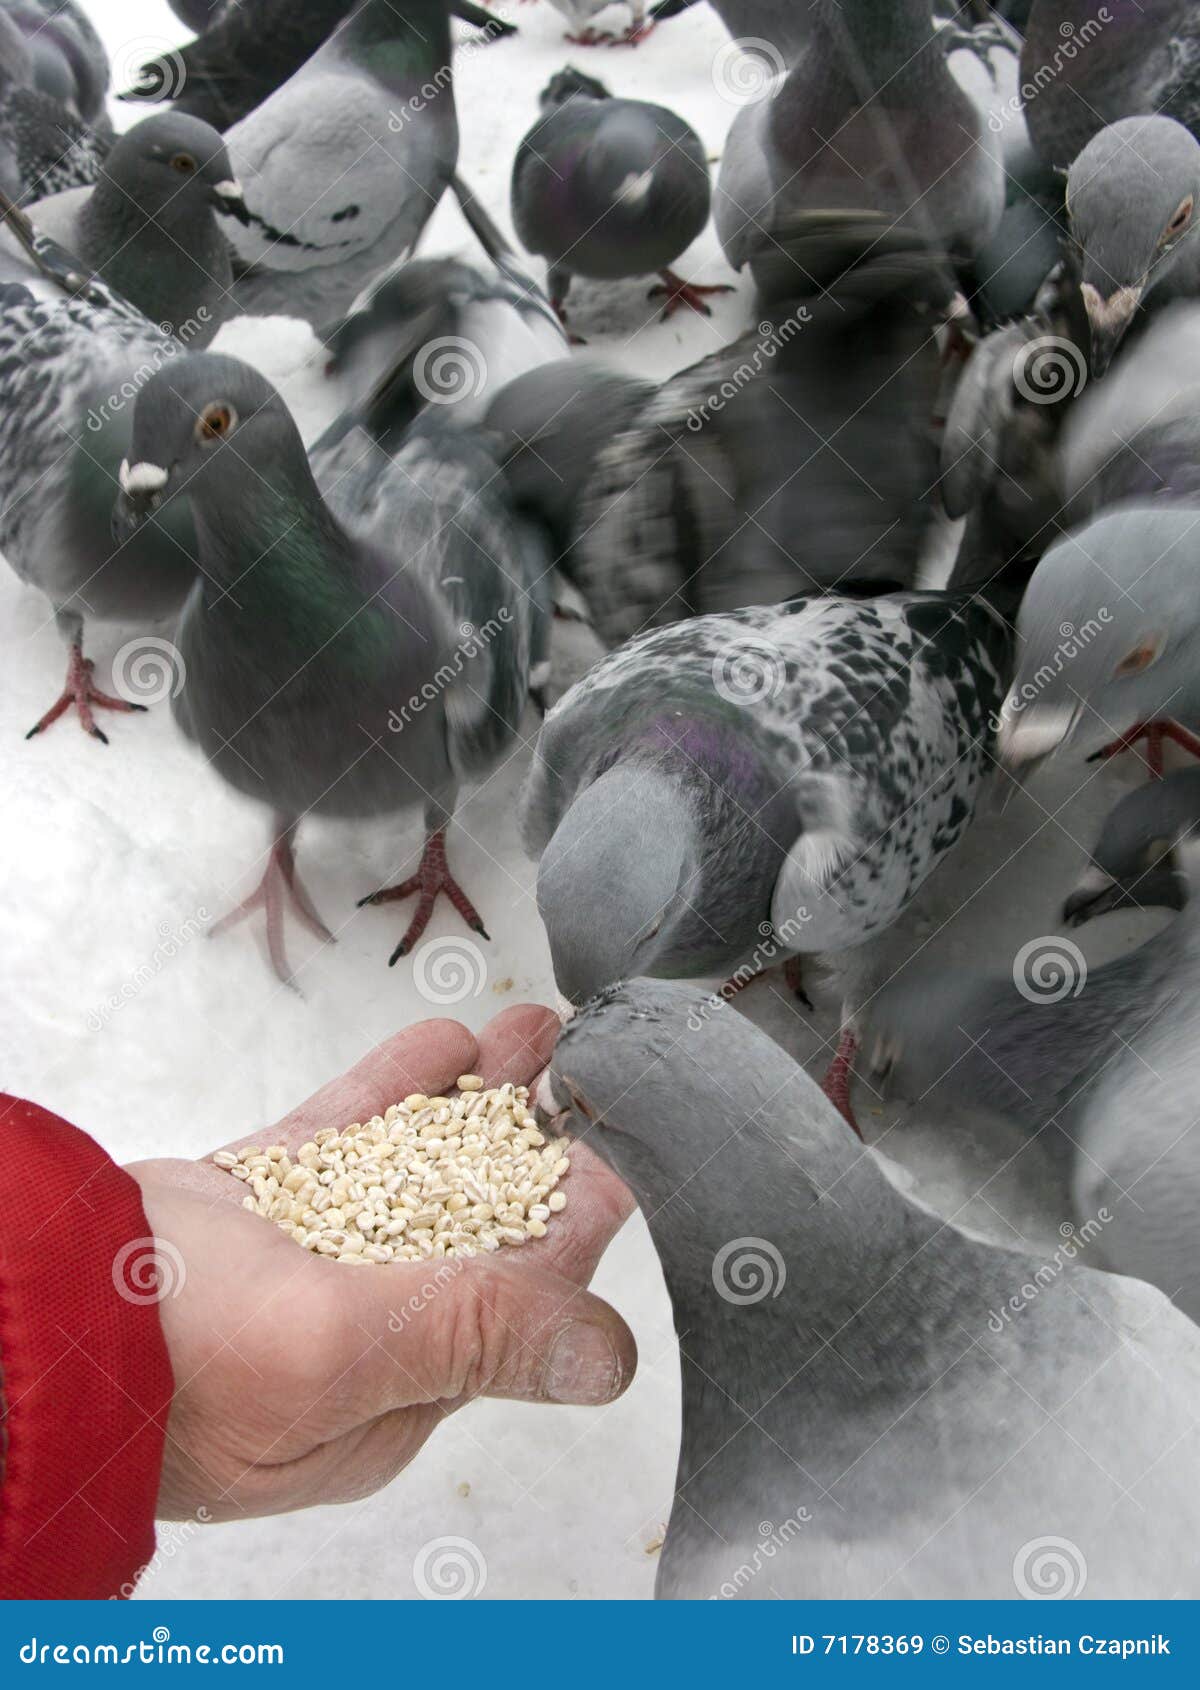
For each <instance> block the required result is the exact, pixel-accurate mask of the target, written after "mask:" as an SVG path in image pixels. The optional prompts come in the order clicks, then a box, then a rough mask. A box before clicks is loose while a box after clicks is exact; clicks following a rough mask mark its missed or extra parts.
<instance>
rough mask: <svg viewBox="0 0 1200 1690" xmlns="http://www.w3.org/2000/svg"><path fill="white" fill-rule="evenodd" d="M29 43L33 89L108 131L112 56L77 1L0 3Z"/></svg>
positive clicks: (6, 0) (3, 0) (8, 0)
mask: <svg viewBox="0 0 1200 1690" xmlns="http://www.w3.org/2000/svg"><path fill="white" fill-rule="evenodd" d="M0 9H2V10H3V11H4V12H5V13H6V14H7V15H8V17H9V19H10V21H11V22H12V23H14V24H15V25H16V27H17V28H18V29H19V30H20V32H21V34H22V35H23V36H24V38H25V44H26V48H27V51H28V53H29V57H30V60H31V63H32V71H33V86H34V87H35V88H38V89H40V90H41V92H42V93H43V94H48V95H49V96H50V97H51V98H52V99H54V100H57V101H59V102H60V103H61V104H62V105H64V106H66V107H68V108H69V109H70V110H71V111H72V112H74V114H75V116H76V117H78V118H80V119H81V120H82V121H83V122H84V123H86V124H90V125H92V126H93V127H95V126H103V125H107V122H108V113H107V110H106V102H107V97H108V81H109V68H108V54H107V53H106V52H105V50H104V44H103V42H102V41H101V39H100V36H99V34H98V33H97V31H96V28H95V26H94V25H93V23H92V21H91V19H90V18H89V17H88V15H87V13H86V12H85V11H84V9H83V7H82V6H81V5H78V4H77V3H76V0H0Z"/></svg>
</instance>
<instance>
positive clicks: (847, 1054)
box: [821, 1027, 862, 1138]
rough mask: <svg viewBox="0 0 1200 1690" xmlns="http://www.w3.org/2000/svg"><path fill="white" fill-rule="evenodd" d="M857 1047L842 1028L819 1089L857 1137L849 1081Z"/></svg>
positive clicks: (860, 1132) (858, 1132)
mask: <svg viewBox="0 0 1200 1690" xmlns="http://www.w3.org/2000/svg"><path fill="white" fill-rule="evenodd" d="M857 1049H858V1040H857V1039H856V1038H855V1036H854V1034H853V1033H852V1032H851V1031H850V1029H849V1027H843V1028H842V1034H841V1037H840V1038H839V1039H838V1047H837V1052H836V1054H835V1056H834V1058H833V1061H832V1062H831V1063H830V1064H829V1072H828V1073H827V1074H826V1075H825V1078H824V1079H823V1080H822V1081H821V1090H822V1091H823V1092H824V1093H825V1096H826V1097H827V1098H828V1099H829V1101H830V1103H832V1104H833V1106H834V1108H835V1109H836V1110H837V1111H838V1113H839V1115H841V1117H842V1119H843V1120H844V1121H845V1122H846V1123H847V1125H848V1126H850V1127H853V1129H854V1131H855V1132H856V1133H857V1134H858V1136H859V1138H861V1137H862V1129H861V1127H860V1126H859V1124H858V1122H857V1121H856V1120H855V1119H854V1108H853V1105H852V1104H851V1102H850V1081H851V1078H852V1077H853V1072H852V1071H853V1063H854V1053H855V1051H856V1050H857Z"/></svg>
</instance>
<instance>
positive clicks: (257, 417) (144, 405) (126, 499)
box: [113, 352, 307, 539]
mask: <svg viewBox="0 0 1200 1690" xmlns="http://www.w3.org/2000/svg"><path fill="white" fill-rule="evenodd" d="M297 461H299V463H300V464H302V465H303V466H304V468H305V470H306V471H307V459H306V457H305V453H304V447H303V444H302V443H301V440H300V436H299V433H298V432H297V429H296V425H295V423H294V422H293V421H292V418H291V413H290V412H289V411H288V408H287V406H286V405H285V404H284V402H283V400H282V399H281V398H280V396H279V394H278V393H277V392H276V391H275V389H274V388H273V387H272V386H271V384H270V382H269V381H267V380H266V379H265V377H263V376H261V375H259V373H258V371H257V370H254V369H251V367H250V366H249V365H248V364H243V363H242V362H241V360H240V359H237V358H226V357H222V356H221V355H220V354H218V353H213V352H192V353H184V354H182V355H181V356H179V357H177V358H173V359H171V360H170V361H169V362H168V363H166V364H165V365H164V366H163V368H162V369H161V370H158V371H156V372H155V374H154V375H152V376H151V377H150V379H149V381H148V382H147V383H146V385H145V387H143V388H142V390H141V392H140V393H139V394H138V397H137V402H136V404H135V406H134V412H133V433H132V439H131V442H130V449H129V456H128V458H127V459H126V460H125V462H124V463H123V464H122V465H121V471H120V484H121V492H120V497H119V499H118V501H117V508H116V511H115V513H114V519H113V524H114V531H115V532H116V534H117V537H118V538H119V539H124V538H127V537H128V536H129V535H130V534H131V533H133V532H134V531H135V530H136V529H137V528H139V527H140V526H141V525H142V523H143V522H145V521H146V520H147V518H148V517H149V516H150V515H151V514H152V513H153V512H154V511H155V510H157V509H158V508H159V506H160V505H162V504H164V503H165V502H166V501H167V500H169V499H171V498H173V497H174V496H175V495H176V494H180V493H183V494H186V495H187V496H188V497H190V498H192V499H197V498H205V499H206V500H207V501H209V502H211V503H212V504H215V505H219V504H220V502H221V499H222V496H223V495H224V494H225V493H226V492H227V490H228V489H229V488H230V487H231V486H232V485H233V484H234V483H235V482H237V483H243V482H246V481H251V482H254V483H256V484H257V485H258V488H259V492H258V497H259V498H260V499H261V498H262V497H263V495H264V494H265V493H266V492H267V491H268V490H269V485H270V481H271V479H272V478H282V477H284V476H286V475H288V474H289V473H290V469H291V466H292V465H293V464H295V463H296V462H297ZM252 465H262V466H266V467H265V474H266V477H267V480H264V479H263V477H262V476H261V475H260V474H259V472H258V470H257V469H255V468H252V467H251V466H252Z"/></svg>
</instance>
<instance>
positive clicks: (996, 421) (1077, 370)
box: [941, 254, 1091, 587]
mask: <svg viewBox="0 0 1200 1690" xmlns="http://www.w3.org/2000/svg"><path fill="white" fill-rule="evenodd" d="M1090 350H1091V337H1090V331H1089V329H1088V323H1087V315H1086V312H1085V310H1084V306H1083V300H1082V297H1081V295H1080V291H1079V278H1078V274H1077V271H1076V267H1075V264H1074V262H1073V259H1072V257H1071V255H1070V254H1068V257H1067V258H1066V259H1064V260H1063V262H1062V263H1061V264H1060V265H1059V266H1058V267H1057V268H1056V270H1055V271H1054V272H1053V273H1052V275H1051V276H1050V277H1049V278H1047V281H1046V283H1045V285H1044V286H1043V287H1042V289H1041V290H1040V291H1039V293H1038V296H1037V298H1036V299H1035V301H1034V309H1033V311H1032V312H1031V313H1030V314H1029V315H1028V316H1025V317H1022V318H1020V319H1019V320H1018V321H1016V322H1012V323H1008V324H1005V325H1004V326H1003V327H1001V328H997V329H995V330H994V331H993V332H992V333H991V334H989V335H986V336H985V337H984V338H983V339H982V340H981V341H980V342H979V344H978V345H977V346H976V347H975V349H974V351H973V352H972V353H971V356H970V359H969V361H968V363H967V366H966V369H965V370H964V371H963V374H962V376H961V378H960V380H959V382H958V386H957V388H956V389H955V393H954V398H953V402H952V404H951V406H950V410H949V413H948V415H947V417H946V423H945V428H944V431H943V434H942V480H941V488H942V498H943V501H944V504H945V507H946V511H947V514H948V515H949V516H951V517H954V518H956V519H957V518H959V517H965V518H966V523H965V526H964V529H963V534H962V539H961V542H960V544H959V549H958V556H957V558H956V560H955V565H954V570H953V573H952V574H951V577H950V582H949V585H951V586H954V587H969V586H973V585H976V584H978V583H979V582H981V581H986V580H989V579H990V578H991V577H992V576H993V575H994V574H995V572H996V571H997V570H1002V569H1007V568H1008V567H1009V566H1011V565H1016V564H1022V565H1025V566H1026V567H1027V568H1029V569H1032V568H1033V566H1034V565H1035V564H1036V563H1037V561H1038V559H1039V558H1040V557H1041V556H1042V554H1043V553H1044V552H1045V551H1046V550H1047V549H1048V547H1050V546H1051V545H1052V544H1053V543H1054V541H1055V540H1056V539H1057V538H1058V537H1059V536H1060V535H1061V534H1062V533H1064V532H1065V530H1066V528H1067V526H1068V517H1067V515H1066V512H1065V510H1064V507H1065V505H1066V503H1067V489H1066V484H1065V483H1066V471H1065V469H1064V466H1063V463H1062V461H1061V452H1060V449H1061V442H1062V437H1063V432H1064V429H1065V428H1066V427H1067V425H1068V423H1069V421H1070V419H1071V417H1072V416H1073V415H1074V412H1075V408H1076V407H1077V405H1078V403H1079V400H1080V396H1081V395H1082V394H1083V391H1084V389H1085V388H1086V386H1087V383H1088V370H1089V363H1088V360H1089V355H1090Z"/></svg>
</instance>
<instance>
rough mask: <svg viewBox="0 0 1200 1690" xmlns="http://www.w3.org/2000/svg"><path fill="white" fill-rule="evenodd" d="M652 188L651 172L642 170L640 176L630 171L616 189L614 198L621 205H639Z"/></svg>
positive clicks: (652, 173)
mask: <svg viewBox="0 0 1200 1690" xmlns="http://www.w3.org/2000/svg"><path fill="white" fill-rule="evenodd" d="M653 186H654V172H653V170H643V171H642V172H641V174H640V175H639V174H638V173H637V172H636V171H630V173H629V175H628V176H627V177H626V178H625V180H624V181H623V182H622V183H621V186H620V187H619V188H618V189H617V192H616V196H615V197H616V198H617V199H618V200H619V201H620V202H621V204H622V205H641V203H642V201H643V200H644V199H645V198H646V195H647V194H648V193H649V192H650V190H651V188H652V187H653Z"/></svg>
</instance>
